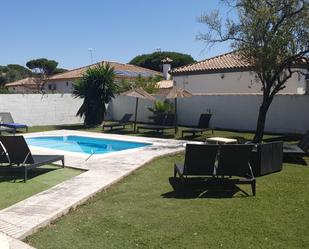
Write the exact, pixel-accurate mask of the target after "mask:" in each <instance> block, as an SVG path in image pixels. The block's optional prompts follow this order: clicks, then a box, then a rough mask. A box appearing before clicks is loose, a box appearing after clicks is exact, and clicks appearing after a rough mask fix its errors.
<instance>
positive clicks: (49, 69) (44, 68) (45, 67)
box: [26, 58, 58, 75]
mask: <svg viewBox="0 0 309 249" xmlns="http://www.w3.org/2000/svg"><path fill="white" fill-rule="evenodd" d="M26 66H27V67H28V68H29V69H31V70H33V71H34V72H35V73H39V74H44V75H52V74H53V73H54V71H55V70H56V68H57V66H58V62H57V61H54V60H48V59H46V58H39V59H35V60H30V61H28V62H27V63H26Z"/></svg>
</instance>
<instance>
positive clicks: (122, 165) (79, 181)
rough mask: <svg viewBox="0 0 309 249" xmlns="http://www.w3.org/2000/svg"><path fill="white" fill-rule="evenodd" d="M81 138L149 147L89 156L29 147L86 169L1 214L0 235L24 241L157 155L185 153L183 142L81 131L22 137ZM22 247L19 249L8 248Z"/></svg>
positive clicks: (0, 212) (53, 132) (38, 152)
mask: <svg viewBox="0 0 309 249" xmlns="http://www.w3.org/2000/svg"><path fill="white" fill-rule="evenodd" d="M39 135H40V136H52V135H82V136H91V137H100V138H107V139H122V140H128V141H136V142H146V143H151V144H152V145H150V146H146V147H141V148H138V149H130V150H126V151H121V152H115V153H108V154H101V155H93V156H92V157H90V158H89V159H88V160H87V158H88V155H86V154H81V153H74V152H65V151H56V150H50V149H44V148H39V147H31V151H32V152H33V154H56V153H57V154H59V153H60V154H64V156H65V165H66V166H67V165H68V166H70V167H74V168H79V169H83V170H87V171H85V172H84V173H82V174H80V175H78V176H76V177H74V178H72V179H69V180H67V181H65V182H62V183H60V184H58V185H56V186H54V187H52V188H50V189H48V190H46V191H43V192H41V193H38V194H36V195H34V196H31V197H30V198H27V199H26V200H23V201H21V202H19V203H16V204H15V205H13V206H11V207H8V208H6V209H3V210H1V211H0V232H3V233H5V234H7V235H9V236H11V237H13V238H15V239H24V238H25V237H27V236H29V235H31V234H32V233H34V232H36V231H37V230H38V229H39V228H40V227H43V226H46V225H48V224H49V223H51V222H52V221H53V220H55V219H57V218H58V217H60V216H62V215H64V214H66V213H67V212H68V211H69V210H70V209H71V208H75V207H76V206H78V205H80V204H81V203H83V202H85V201H86V200H87V199H89V198H90V197H91V196H93V195H95V194H96V193H97V192H99V191H101V190H103V189H106V188H107V187H109V186H110V185H112V184H113V183H115V182H117V181H119V180H121V179H122V178H123V177H125V176H127V175H129V174H131V173H132V172H133V171H134V170H136V169H138V168H140V167H142V166H143V165H144V164H146V163H148V162H149V161H151V160H153V159H154V158H156V157H158V156H163V155H168V154H173V153H177V152H180V151H183V150H184V144H185V143H186V141H180V140H170V139H157V138H144V137H133V136H122V135H112V134H100V133H91V132H80V131H67V130H60V131H49V132H41V133H32V134H27V135H25V136H29V137H30V136H39ZM11 248H12V249H13V248H22V247H11Z"/></svg>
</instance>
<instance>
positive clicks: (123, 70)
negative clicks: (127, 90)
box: [49, 61, 162, 81]
mask: <svg viewBox="0 0 309 249" xmlns="http://www.w3.org/2000/svg"><path fill="white" fill-rule="evenodd" d="M100 63H109V64H110V65H111V66H112V67H113V68H114V70H115V74H116V78H136V77H138V76H139V75H141V76H142V77H149V76H156V75H158V76H162V73H160V72H157V71H153V70H150V69H147V68H143V67H138V66H135V65H130V64H122V63H118V62H109V61H102V62H99V63H96V64H93V65H89V66H85V67H81V68H77V69H73V70H70V71H67V72H64V73H60V74H56V75H53V76H52V77H50V78H49V80H50V81H56V80H72V79H78V78H80V77H81V76H82V74H84V73H85V72H86V71H87V69H89V68H93V67H95V66H97V65H98V64H100Z"/></svg>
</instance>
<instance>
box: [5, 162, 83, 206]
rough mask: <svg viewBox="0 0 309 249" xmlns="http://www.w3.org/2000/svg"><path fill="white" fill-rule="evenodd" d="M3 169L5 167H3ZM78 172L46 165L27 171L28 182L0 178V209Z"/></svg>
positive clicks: (78, 171) (78, 172)
mask: <svg viewBox="0 0 309 249" xmlns="http://www.w3.org/2000/svg"><path fill="white" fill-rule="evenodd" d="M3 167H5V166H3ZM81 172H82V171H80V170H75V169H70V168H59V167H56V166H53V165H46V166H43V167H40V168H36V169H34V170H31V171H29V173H28V177H29V178H28V181H27V182H26V183H24V182H23V181H22V180H21V179H17V180H16V179H12V178H7V177H2V178H0V193H1V195H0V209H3V208H6V207H9V206H11V205H13V204H15V203H17V202H19V201H21V200H24V199H26V198H28V197H30V196H32V195H34V194H37V193H39V192H41V191H43V190H46V189H49V188H51V187H52V186H55V185H57V184H58V183H61V182H63V181H65V180H68V179H70V178H72V177H74V176H77V175H79V174H80V173H81Z"/></svg>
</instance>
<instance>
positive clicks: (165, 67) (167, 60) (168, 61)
mask: <svg viewBox="0 0 309 249" xmlns="http://www.w3.org/2000/svg"><path fill="white" fill-rule="evenodd" d="M172 62H173V60H172V59H170V58H168V57H166V58H165V59H163V60H162V63H163V77H164V79H166V80H169V79H170V77H171V75H170V74H169V73H168V72H169V71H170V70H171V63H172Z"/></svg>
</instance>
